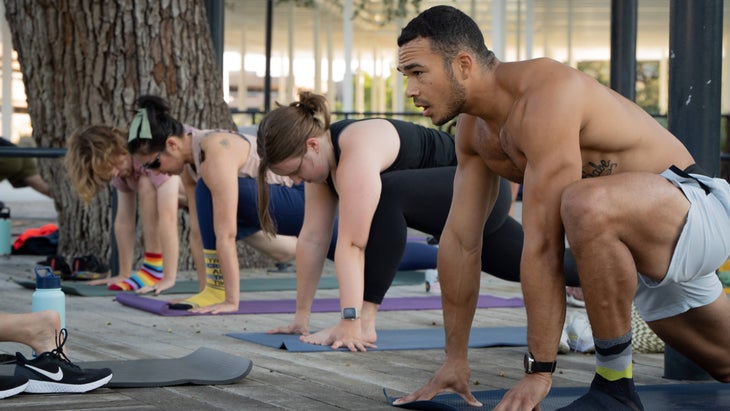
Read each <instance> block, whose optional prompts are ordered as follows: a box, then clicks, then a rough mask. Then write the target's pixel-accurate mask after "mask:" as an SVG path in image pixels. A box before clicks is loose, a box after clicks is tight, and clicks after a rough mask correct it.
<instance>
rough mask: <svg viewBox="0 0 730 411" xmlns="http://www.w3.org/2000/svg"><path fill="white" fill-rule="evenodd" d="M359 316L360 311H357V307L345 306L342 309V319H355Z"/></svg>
mask: <svg viewBox="0 0 730 411" xmlns="http://www.w3.org/2000/svg"><path fill="white" fill-rule="evenodd" d="M358 318H360V311H358V309H357V308H354V307H347V308H343V309H342V319H343V320H352V321H354V320H357V319H358Z"/></svg>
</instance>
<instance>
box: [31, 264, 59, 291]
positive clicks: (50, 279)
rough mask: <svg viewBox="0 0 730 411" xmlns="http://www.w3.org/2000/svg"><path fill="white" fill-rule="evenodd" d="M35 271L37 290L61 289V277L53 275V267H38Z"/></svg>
mask: <svg viewBox="0 0 730 411" xmlns="http://www.w3.org/2000/svg"><path fill="white" fill-rule="evenodd" d="M33 271H35V281H36V282H35V287H36V288H43V289H50V288H61V277H60V276H57V275H55V274H53V269H52V268H51V267H48V266H43V265H37V266H35V268H34V269H33Z"/></svg>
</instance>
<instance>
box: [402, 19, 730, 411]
mask: <svg viewBox="0 0 730 411" xmlns="http://www.w3.org/2000/svg"><path fill="white" fill-rule="evenodd" d="M398 46H399V55H398V58H399V61H398V70H399V71H401V72H402V73H403V74H404V75H405V76H406V78H407V79H408V86H407V88H406V93H407V95H408V96H409V97H412V98H413V100H414V103H415V104H416V106H418V107H423V109H424V112H423V115H424V116H427V117H430V118H431V120H432V121H433V123H434V124H437V125H440V124H444V123H446V122H447V121H449V120H450V119H452V118H454V117H455V116H456V115H458V114H460V113H463V114H468V115H470V116H461V117H460V119H459V126H458V130H457V135H456V147H457V158H458V167H457V171H456V176H455V180H454V197H453V202H452V204H451V211H450V214H449V217H448V220H447V222H446V227H445V228H444V231H443V235H442V237H441V242H440V249H439V263H438V265H439V277H440V280H441V281H440V282H441V290H442V299H443V311H444V327H445V330H446V335H447V340H446V353H447V355H446V361H445V363H444V364H443V365H442V367H441V368H440V369H439V370H438V371H436V373H435V375H434V376H433V377H432V379H431V380H430V381H429V382H428V383H426V385H424V386H423V387H422V388H421V389H419V390H418V391H416V392H415V393H413V394H411V395H408V396H406V397H403V398H401V399H400V400H398V402H397V403H398V404H402V403H405V402H410V401H414V400H417V399H428V398H431V397H433V396H434V395H436V394H438V393H439V392H441V391H444V390H451V391H455V392H457V393H459V394H460V395H461V396H462V397H463V398H464V399H465V400H466V401H467V402H468V403H469V404H471V405H478V404H479V402H478V401H477V400H476V399H475V398H474V396H473V395H472V394H471V393H470V391H469V388H468V381H469V374H470V371H469V366H468V361H467V340H468V336H469V329H470V325H471V322H472V319H473V317H474V312H475V307H474V305H475V302H476V296H477V293H478V291H479V286H478V285H479V253H478V252H474V250H480V249H481V245H480V243H479V242H480V241H481V236H480V235H479V230H478V229H477V228H478V227H481V226H482V225H483V223H484V219H485V218H486V216H487V215H488V214H489V209H490V207H491V204H493V202H494V196H493V194H492V193H494V190H492V189H490V188H491V187H493V186H494V185H495V184H497V178H498V177H499V176H500V175H501V176H503V177H506V178H508V179H510V180H512V181H515V182H518V183H522V184H523V200H522V201H523V209H522V211H523V216H522V224H523V227H524V232H525V237H524V238H525V240H524V248H523V253H522V262H521V269H522V272H521V279H522V291H523V294H524V299H525V306H526V309H527V327H528V333H527V339H528V346H529V352H528V353H527V354H525V363H526V366H525V371H526V374H525V376H524V377H523V378H522V380H521V381H520V382H519V383H518V384H517V385H516V386H515V387H513V388H512V389H511V390H510V391H508V392H507V394H505V396H504V398H503V399H502V401H501V402H500V404H499V405H498V406H497V408H496V409H497V410H532V409H533V408H535V407H537V406H538V405H539V403H540V401H541V400H543V399H544V398H545V396H546V395H547V394H548V391H549V390H550V386H551V383H552V371H553V370H554V369H555V357H556V353H557V348H558V341H559V339H560V332H561V327H562V324H563V321H564V319H565V288H564V286H565V284H564V278H563V274H562V272H563V270H562V265H563V260H562V257H563V250H564V239H563V236H564V234H565V235H567V238H568V241H569V242H570V245H571V248H572V249H573V252H574V254H575V258H576V261H577V265H578V271H579V276H580V282H581V285H582V287H583V291H584V294H585V302H586V309H587V312H588V316H589V318H590V321H591V326H592V328H593V336H594V340H595V345H596V375H595V376H594V380H593V382H592V384H591V388H590V390H589V392H588V393H587V394H586V395H585V396H583V397H581V398H579V399H578V400H576V402H574V403H573V404H571V405H569V406H568V407H567V408H566V409H571V410H572V409H575V410H578V409H580V410H585V409H595V408H596V406H597V405H602V406H603V407H607V409H611V410H614V409H632V410H636V409H643V407H642V405H641V401H640V399H639V397H638V395H637V393H636V390H635V388H634V383H633V378H632V370H631V321H630V308H631V303H632V297H634V295H635V299H634V300H635V301H634V302H635V304H636V306H637V308H638V309H639V312H640V313H641V314H642V316H643V317H644V319H645V320H646V321H647V323H648V324H649V326H650V327H651V328H652V329H653V330H654V331H655V332H656V334H657V335H658V336H659V337H661V338H662V339H663V340H664V341H665V342H667V343H669V344H670V345H671V346H672V347H673V348H675V349H677V350H679V351H680V352H682V353H683V354H684V355H686V356H687V357H689V358H691V359H692V360H694V361H695V362H697V363H698V364H699V365H700V366H702V367H703V368H704V369H705V370H707V372H708V373H710V374H711V375H712V376H713V377H714V378H716V379H717V380H719V381H723V382H728V381H730V355H729V354H730V301H728V299H727V298H726V297H725V295H724V294H723V293H722V287H721V285H720V283H719V281H718V278H717V276H716V275H715V273H714V270H715V269H716V268H717V267H719V266H720V265H721V264H722V263H723V262H724V261H725V259H726V258H727V256H728V254H730V186H729V185H728V184H727V182H725V181H724V180H722V179H713V178H710V177H707V176H706V175H704V173H703V172H702V171H701V170H700V169H699V167H697V166H696V165H695V164H694V163H695V160H694V159H693V158H692V155H691V154H690V153H689V152H688V151H687V149H686V148H685V147H684V146H683V145H682V143H681V142H680V141H679V140H678V139H677V138H676V137H675V136H673V135H672V134H671V133H669V132H668V131H667V130H666V129H665V128H663V127H662V126H661V125H659V124H658V123H657V122H656V121H655V120H654V119H652V117H651V116H649V115H648V114H647V113H646V112H644V111H643V110H642V109H641V108H640V107H638V106H637V105H635V104H634V103H632V102H631V101H629V100H627V99H625V98H623V97H622V96H620V95H619V94H617V93H616V92H614V91H612V90H611V89H609V88H607V87H604V86H602V85H601V84H599V83H598V82H596V81H595V80H594V79H593V78H591V77H589V76H587V75H585V74H583V73H581V72H579V71H577V70H574V69H572V68H570V67H568V66H565V65H563V64H560V63H558V62H556V61H553V60H550V59H547V58H541V59H535V60H530V61H522V62H510V63H502V62H500V61H499V60H497V58H495V56H494V55H493V54H492V52H491V51H489V50H488V49H487V48H486V46H485V45H484V39H483V37H482V34H481V31H480V30H479V27H478V26H477V25H476V24H475V23H474V21H473V20H471V19H470V18H469V17H468V16H467V15H465V14H464V13H462V12H460V11H459V10H456V9H454V8H452V7H449V6H437V7H433V8H431V9H429V10H426V11H424V12H423V13H421V14H420V15H419V16H417V17H416V18H415V19H413V20H412V21H411V22H410V23H408V25H407V26H406V27H405V28H404V29H403V31H402V33H401V35H400V37H399V38H398ZM690 244H691V247H692V249H691V252H690V250H689V247H690ZM637 272H638V273H640V274H639V275H638V277H637ZM463 302H467V303H463ZM515 360H516V361H517V359H515ZM528 365H529V367H528ZM601 409H604V408H601Z"/></svg>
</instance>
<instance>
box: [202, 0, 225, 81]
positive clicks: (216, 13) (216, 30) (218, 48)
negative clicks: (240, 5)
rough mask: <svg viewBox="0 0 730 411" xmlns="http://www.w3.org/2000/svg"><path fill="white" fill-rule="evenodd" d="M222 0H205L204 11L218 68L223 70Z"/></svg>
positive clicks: (223, 21) (223, 18)
mask: <svg viewBox="0 0 730 411" xmlns="http://www.w3.org/2000/svg"><path fill="white" fill-rule="evenodd" d="M223 3H224V2H223V0H205V11H206V12H207V13H208V25H209V26H210V37H211V40H213V50H214V51H215V55H216V61H217V62H218V68H219V69H220V70H221V72H222V71H223V28H224V25H225V17H224V14H223V7H224V4H223Z"/></svg>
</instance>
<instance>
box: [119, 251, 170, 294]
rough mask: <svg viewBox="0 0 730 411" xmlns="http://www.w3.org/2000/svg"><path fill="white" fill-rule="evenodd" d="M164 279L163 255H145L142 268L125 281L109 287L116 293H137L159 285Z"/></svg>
mask: <svg viewBox="0 0 730 411" xmlns="http://www.w3.org/2000/svg"><path fill="white" fill-rule="evenodd" d="M161 278H162V255H161V254H157V253H147V252H146V253H144V261H143V262H142V267H140V269H139V270H137V272H136V273H134V274H133V275H132V276H131V277H129V278H127V279H126V280H124V281H120V282H118V283H115V284H111V285H109V287H108V288H109V289H110V290H114V291H135V290H139V289H140V288H142V287H146V286H149V285H155V284H157V283H158V282H159V281H160V279H161Z"/></svg>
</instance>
